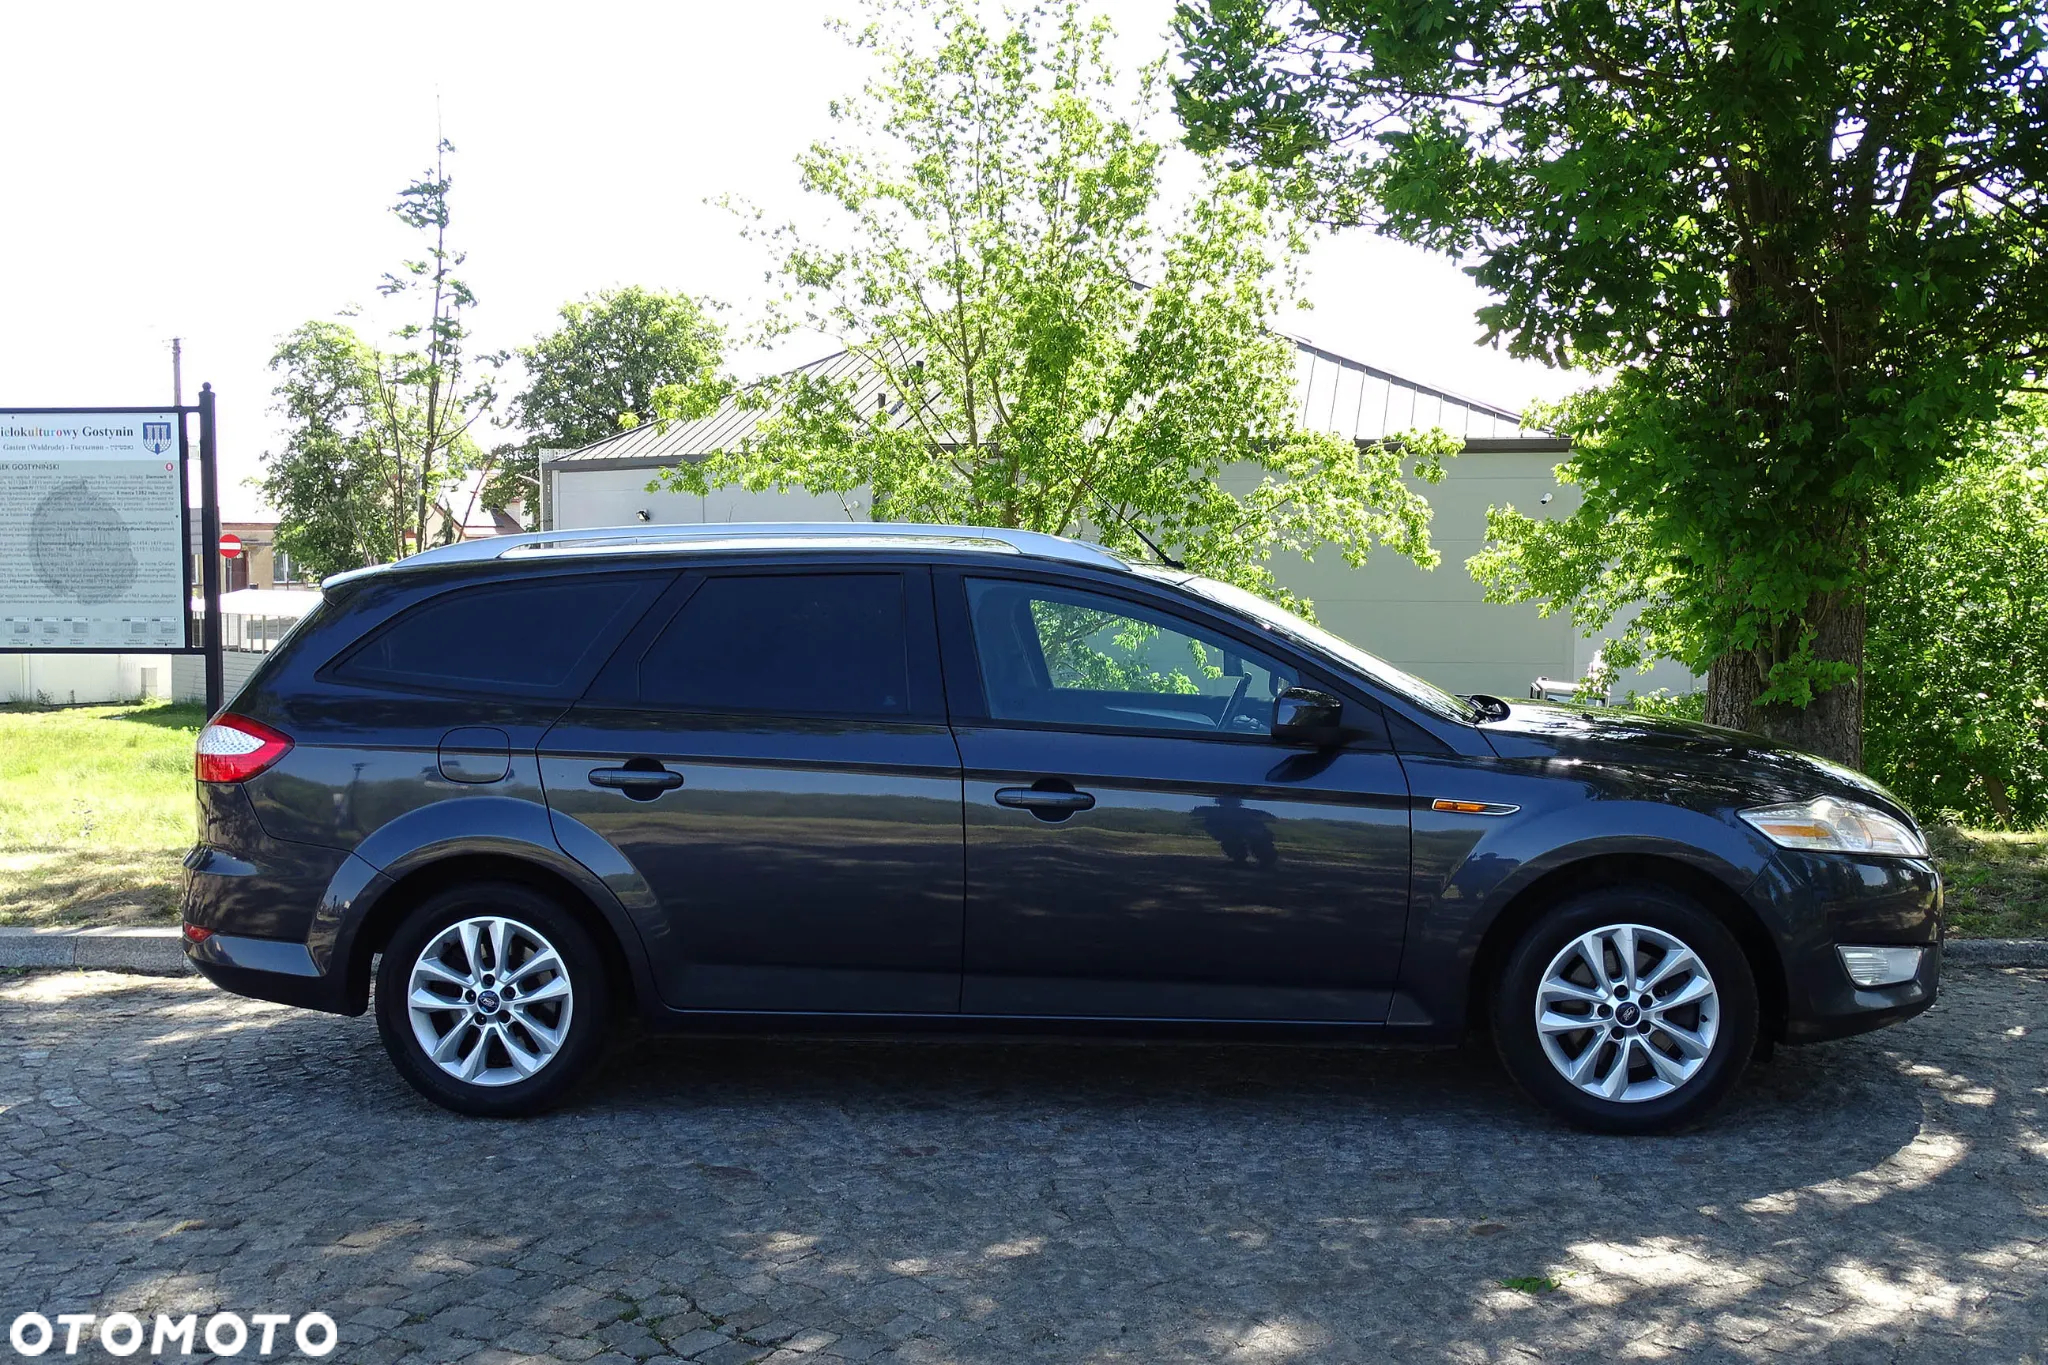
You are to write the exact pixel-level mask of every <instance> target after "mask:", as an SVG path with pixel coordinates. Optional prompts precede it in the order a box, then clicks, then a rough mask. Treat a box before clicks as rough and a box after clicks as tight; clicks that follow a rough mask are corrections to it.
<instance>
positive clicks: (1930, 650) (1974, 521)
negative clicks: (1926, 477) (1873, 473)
mask: <svg viewBox="0 0 2048 1365" xmlns="http://www.w3.org/2000/svg"><path fill="white" fill-rule="evenodd" d="M1880 525H1881V527H1882V528H1883V529H1882V534H1880V535H1879V536H1878V537H1877V552H1876V556H1875V557H1876V569H1875V581H1874V582H1873V584H1872V588H1871V611H1870V640H1869V653H1868V658H1869V661H1870V687H1869V696H1870V701H1869V710H1870V722H1871V723H1870V727H1869V733H1870V740H1869V758H1870V769H1871V771H1872V772H1873V773H1876V774H1877V775H1878V776H1880V777H1881V778H1883V779H1884V781H1885V782H1886V783H1887V784H1888V785H1890V786H1891V788H1892V789H1893V790H1894V791H1896V792H1898V793H1899V795H1900V796H1901V797H1903V798H1904V799H1905V800H1906V801H1907V802H1909V803H1910V804H1911V805H1912V806H1913V807H1914V809H1915V810H1917V811H1919V812H1920V813H1921V815H1922V816H1924V817H1925V816H1947V817H1950V818H1957V819H1962V820H1965V821H1968V822H1969V823H1972V824H1984V823H1996V824H2000V825H2003V826H2005V827H2007V828H2009V829H2011V828H2032V827H2034V826H2037V825H2040V824H2042V823H2043V822H2048V408H2044V407H2043V406H2042V405H2041V404H2040V403H2039V402H2038V401H2036V402H2035V403H2033V404H2031V405H2030V406H2029V409H2028V411H2026V412H2025V413H2024V414H2023V415H2022V416H2021V417H2020V418H2019V419H2018V420H2016V421H2015V422H2013V423H2012V424H2010V425H2009V426H2007V427H2006V428H2005V429H2003V430H2001V431H1999V432H1998V433H1996V435H1995V436H1994V438H1993V439H1991V440H1988V441H1986V442H1984V443H1983V444H1982V445H1981V446H1979V447H1978V448H1977V449H1975V450H1973V451H1971V452H1969V454H1968V456H1967V457H1966V458H1965V459H1963V460H1962V461H1961V462H1960V463H1959V464H1958V466H1957V467H1956V468H1955V469H1954V470H1953V471H1952V472H1951V473H1950V474H1949V475H1948V477H1946V478H1945V479H1943V480H1942V481H1941V482H1940V483H1938V484H1936V485H1934V487H1932V488H1930V489H1929V490H1927V491H1926V492H1924V493H1922V494H1921V495H1920V496H1919V497H1917V498H1915V499H1913V500H1912V501H1911V502H1909V503H1904V504H1901V505H1899V506H1896V507H1893V508H1889V509H1887V510H1886V512H1885V513H1884V515H1883V517H1882V518H1881V520H1880Z"/></svg>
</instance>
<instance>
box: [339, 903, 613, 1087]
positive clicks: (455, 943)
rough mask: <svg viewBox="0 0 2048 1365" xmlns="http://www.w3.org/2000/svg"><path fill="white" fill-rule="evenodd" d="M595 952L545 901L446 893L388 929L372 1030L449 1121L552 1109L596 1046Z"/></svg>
mask: <svg viewBox="0 0 2048 1365" xmlns="http://www.w3.org/2000/svg"><path fill="white" fill-rule="evenodd" d="M609 1009H610V1002H609V1001H608V1000H607V998H606V991H605V980H604V969H603V965H602V963H601V962H600V961H599V958H598V953H597V947H596V945H595V944H594V943H593V942H592V941H591V938H590V934H589V933H588V931H586V930H585V929H584V928H583V926H582V924H581V923H580V922H579V921H578V920H577V919H576V917H575V916H574V915H572V914H570V913H569V912H568V911H567V910H565V909H563V908H562V906H561V905H559V904H558V903H557V902H556V901H554V900H553V899H552V898H550V897H548V896H546V895H544V894H542V893H541V892H539V891H536V890H534V889H533V888H531V887H527V886H520V885H518V884H516V883H508V882H492V883H479V884H476V885H472V886H463V887H456V888H453V889H451V890H448V891H443V892H441V893H440V894H438V895H436V896H433V897H431V898H430V899H428V900H427V901H426V902H424V903H423V904H422V905H421V906H420V907H419V908H418V909H417V910H415V911H414V912H413V913H412V915H411V916H409V917H408V918H407V919H406V921H405V922H404V923H403V924H402V925H400V926H399V929H398V932H397V933H396V934H394V935H393V936H392V939H391V942H390V943H389V944H388V945H386V947H385V950H384V960H383V963H382V964H381V965H380V966H379V968H378V971H377V1031H378V1033H379V1034H380V1035H382V1037H383V1040H384V1049H385V1051H387V1052H388V1053H390V1054H391V1060H392V1061H393V1063H395V1064H396V1065H397V1067H398V1070H399V1074H401V1075H403V1076H404V1077H405V1079H406V1080H407V1081H409V1082H411V1083H412V1086H413V1088H414V1089H416V1090H418V1091H419V1092H420V1093H421V1094H423V1095H425V1096H426V1097H427V1098H428V1099H430V1100H433V1101H434V1102H435V1103H436V1104H439V1105H443V1106H445V1107H446V1108H449V1109H453V1110H455V1111H456V1112H457V1113H462V1114H474V1115H481V1116H489V1117H514V1116H518V1115H522V1114H532V1113H537V1112H539V1111H540V1110H542V1109H545V1108H547V1107H548V1106H550V1105H552V1104H553V1103H555V1102H556V1101H557V1100H558V1099H560V1098H561V1096H562V1094H563V1093H564V1092H565V1091H567V1090H568V1088H569V1087H570V1086H571V1085H573V1084H575V1082H576V1081H577V1080H578V1079H580V1077H581V1076H582V1074H583V1073H584V1072H586V1071H587V1070H589V1068H590V1065H591V1063H592V1062H593V1061H594V1060H595V1059H596V1057H597V1055H598V1053H599V1051H600V1050H601V1048H602V1046H603V1041H604V1038H603V1035H604V1028H605V1022H606V1018H607V1016H608V1014H609Z"/></svg>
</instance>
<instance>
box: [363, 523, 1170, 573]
mask: <svg viewBox="0 0 2048 1365" xmlns="http://www.w3.org/2000/svg"><path fill="white" fill-rule="evenodd" d="M918 541H928V542H935V543H934V545H933V548H949V549H982V550H1000V551H1004V552H1007V553H1010V554H1019V555H1029V556H1030V557H1032V558H1034V559H1056V560H1061V561H1063V562H1065V563H1069V564H1083V565H1087V566H1088V567H1090V568H1098V569H1127V568H1129V567H1130V566H1129V565H1128V564H1126V563H1125V562H1124V561H1123V560H1121V559H1119V558H1118V557H1117V556H1115V555H1114V554H1111V553H1110V552H1109V551H1108V550H1105V549H1103V548H1102V547H1101V546H1100V545H1091V544H1089V543H1088V542H1086V541H1080V540H1069V539H1067V538H1066V537H1065V536H1054V535H1047V534H1045V533H1044V532H1042V531H1013V530H1007V529H1004V528H1002V527H990V526H932V525H922V524H917V523H909V522H872V521H865V522H845V521H733V522H692V523H688V524H685V525H676V526H649V525H645V524H642V525H636V526H591V527H582V528H579V529H576V530H568V531H528V532H524V533H522V534H519V535H509V536H485V537H483V538H481V539H478V540H464V541H458V542H457V543H455V544H453V545H442V546H439V547H437V548H435V549H432V550H422V551H421V552H420V553H418V554H416V555H410V556H408V557H406V558H405V559H401V560H399V561H398V562H397V563H396V564H382V565H377V566H375V567H373V568H368V569H354V570H351V571H349V572H347V573H340V574H335V575H334V576H333V577H331V578H329V579H327V580H325V583H326V584H333V583H340V582H345V581H347V580H349V579H353V578H356V577H359V576H360V575H363V574H368V573H383V572H387V571H390V570H394V569H410V568H419V569H427V568H434V567H437V566H440V565H446V564H473V563H479V562H483V561H486V560H494V559H502V558H505V557H506V556H516V557H518V558H522V559H523V558H527V557H529V556H531V557H536V558H537V557H541V556H546V557H549V558H554V557H556V556H571V555H583V554H588V555H599V554H657V553H660V552H662V551H668V550H692V549H714V548H715V549H721V550H726V549H746V548H759V549H764V550H767V549H778V550H780V549H805V548H812V547H816V548H824V547H827V546H829V545H832V544H834V543H838V544H849V543H862V542H864V543H866V544H869V545H875V546H883V545H889V544H909V545H912V546H914V545H915V544H916V542H918ZM323 586H324V585H323Z"/></svg>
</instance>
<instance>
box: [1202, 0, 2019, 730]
mask: <svg viewBox="0 0 2048 1365" xmlns="http://www.w3.org/2000/svg"><path fill="white" fill-rule="evenodd" d="M1177 27H1178V29H1179V31H1180V33H1181V36H1182V39H1183V43H1184V49H1185V50H1184V56H1185V58H1186V64H1187V75H1186V76H1185V77H1184V78H1183V79H1182V80H1181V81H1179V82H1178V83H1177V84H1176V87H1175V95H1176V101H1177V107H1178V108H1179V110H1180V112H1181V115H1182V118H1183V120H1184V121H1185V122H1186V124H1187V126H1188V129H1189V141H1190V143H1191V144H1192V145H1194V146H1196V147H1197V148H1203V149H1216V150H1227V151H1229V152H1230V153H1232V154H1234V155H1236V156H1238V157H1239V158H1241V159H1242V160H1243V161H1245V162H1246V163H1247V164H1251V165H1257V166H1260V167H1263V168H1266V170H1267V173H1268V175H1269V176H1270V178H1271V179H1272V181H1273V183H1274V184H1275V185H1276V187H1277V188H1278V189H1279V190H1280V191H1281V192H1282V193H1284V194H1286V195H1288V196H1290V197H1291V198H1293V199H1294V200H1295V201H1297V202H1299V203H1302V204H1304V205H1307V206H1309V208H1310V209H1311V210H1312V211H1313V212H1316V213H1318V214H1320V215H1322V216H1324V217H1326V218H1328V219H1330V220H1332V221H1336V222H1340V223H1359V224H1364V225H1368V226H1371V227H1374V228H1376V229H1377V230H1379V231H1382V232H1385V233H1388V234H1391V235H1395V236H1398V237H1401V238H1404V239H1406V240H1409V241H1412V242H1416V243H1419V244H1422V245H1424V246H1428V247H1432V248H1434V249H1438V250H1443V251H1449V252H1454V253H1458V254H1460V255H1462V256H1465V257H1466V258H1468V259H1469V261H1470V265H1469V267H1468V268H1469V270H1470V273H1471V274H1472V276H1473V277H1474V279H1476V280H1477V281H1478V282H1479V283H1480V284H1481V285H1482V286H1484V287H1485V288H1486V289H1487V290H1488V291H1489V292H1490V293H1491V294H1492V295H1493V296H1494V297H1493V302H1491V303H1490V304H1489V305H1488V307H1487V308H1486V309H1485V310H1483V311H1482V313H1481V314H1480V320H1481V322H1482V323H1483V324H1484V325H1485V327H1486V328H1487V333H1488V338H1489V339H1490V340H1492V339H1497V340H1499V341H1500V342H1502V343H1503V344H1505V345H1506V346H1507V348H1508V349H1509V350H1510V351H1512V352H1514V353H1516V354H1520V355H1527V356H1534V357H1539V358H1541V359H1543V360H1545V361H1547V362H1549V363H1551V364H1556V365H1583V366H1588V367H1596V368H1601V369H1605V370H1607V371H1609V372H1610V373H1611V375H1612V376H1613V377H1612V382H1611V383H1610V384H1609V385H1608V386H1607V387H1606V388H1604V389H1602V390H1600V391H1597V392H1592V393H1587V394H1583V395H1580V396H1579V397H1578V398H1577V399H1574V400H1573V401H1572V402H1571V403H1569V404H1567V405H1565V406H1564V407H1563V408H1562V409H1560V410H1559V412H1557V413H1556V414H1553V416H1552V419H1551V420H1552V421H1553V423H1554V425H1555V426H1556V427H1557V429H1558V430H1560V431H1563V432H1565V433H1566V434H1569V435H1571V436H1572V437H1573V438H1574V440H1575V441H1576V442H1577V447H1576V449H1575V451H1574V453H1573V456H1572V458H1571V460H1570V461H1568V463H1567V465H1566V466H1565V473H1566V476H1567V477H1568V478H1570V479H1571V480H1572V481H1574V482H1576V483H1577V484H1578V485H1579V486H1580V487H1581V488H1582V489H1583V490H1584V491H1585V495H1586V497H1585V502H1584V504H1583V506H1582V507H1581V508H1580V510H1579V511H1578V512H1576V513H1574V514H1573V516H1572V517H1571V518H1570V519H1569V520H1568V521H1566V522H1548V521H1545V522H1537V521H1532V520H1531V519H1529V518H1527V517H1524V516H1520V515H1518V514H1516V513H1515V512H1514V511H1513V509H1501V510H1500V511H1499V512H1498V514H1497V515H1496V517H1495V519H1494V523H1493V527H1492V530H1493V536H1494V540H1493V543H1492V544H1491V545H1490V546H1489V548H1488V549H1487V550H1486V551H1484V552H1483V553H1482V554H1481V555H1480V556H1478V557H1477V558H1476V559H1475V560H1474V561H1473V566H1474V570H1475V572H1477V573H1479V574H1480V575H1481V576H1482V578H1483V579H1484V580H1485V581H1486V582H1488V584H1489V586H1490V588H1491V591H1492V593H1493V595H1494V596H1495V598H1496V600H1502V601H1538V602H1543V603H1546V604H1548V605H1550V606H1552V607H1554V608H1557V609H1569V610H1571V611H1572V612H1573V614H1574V617H1575V619H1576V620H1578V621H1579V622H1580V623H1581V624H1582V625H1586V626H1589V627H1591V626H1599V625H1603V624H1605V623H1607V622H1609V621H1611V620H1613V619H1615V617H1616V615H1617V613H1620V612H1622V611H1625V610H1627V609H1629V604H1630V603H1631V602H1632V601H1633V600H1636V599H1637V598H1638V597H1641V598H1643V600H1645V601H1646V602H1647V604H1648V605H1647V606H1646V607H1645V608H1644V609H1643V611H1642V613H1641V615H1640V616H1639V617H1637V618H1636V619H1635V622H1634V624H1632V625H1631V626H1630V627H1629V631H1628V635H1627V637H1626V638H1625V639H1624V641H1623V643H1622V644H1621V646H1620V647H1619V648H1618V649H1617V650H1610V651H1609V653H1610V657H1616V656H1627V657H1629V658H1631V659H1638V658H1649V657H1653V656H1657V655H1664V656H1669V657H1676V658H1679V659H1682V660H1685V661H1686V662H1687V663H1689V664H1691V665H1692V666H1693V667H1695V668H1699V669H1706V668H1709V667H1711V668H1712V669H1713V670H1714V676H1715V679H1716V684H1715V687H1716V695H1717V696H1720V697H1723V698H1725V699H1726V700H1727V702H1728V706H1727V708H1726V709H1725V710H1722V711H1718V712H1715V713H1714V718H1715V719H1718V720H1722V721H1724V722H1731V723H1743V724H1754V725H1755V726H1756V727H1757V728H1762V729H1765V730H1767V731H1771V732H1775V733H1783V734H1785V735H1787V736H1789V737H1794V738H1801V739H1811V740H1812V741H1813V742H1816V743H1820V744H1822V745H1823V747H1827V748H1829V749H1830V751H1831V752H1833V753H1834V754H1835V756H1837V757H1842V758H1847V759H1849V760H1851V761H1853V760H1854V757H1855V749H1856V743H1855V738H1854V736H1855V733H1856V729H1855V725H1854V723H1853V719H1854V718H1853V714H1851V715H1850V716H1849V719H1848V721H1847V722H1845V723H1841V724H1835V725H1833V726H1832V728H1831V729H1830V730H1829V731H1828V733H1827V734H1825V735H1823V734H1821V733H1820V732H1818V731H1813V730H1811V729H1810V728H1809V723H1808V722H1807V721H1805V720H1802V719H1800V718H1799V717H1798V716H1797V715H1796V714H1795V713H1797V712H1798V711H1800V710H1801V709H1802V708H1806V707H1809V706H1811V705H1813V704H1814V703H1815V702H1816V700H1820V701H1822V703H1823V705H1824V706H1825V707H1830V708H1833V707H1847V708H1849V709H1850V711H1851V712H1853V708H1854V706H1855V704H1856V699H1855V695H1856V694H1855V691H1854V689H1853V688H1845V686H1844V685H1845V684H1848V683H1850V682H1853V681H1854V680H1855V678H1856V677H1857V676H1858V668H1859V657H1860V652H1861V635H1862V632H1861V627H1860V624H1859V623H1860V619H1861V617H1860V613H1861V611H1862V607H1861V603H1862V598H1863V594H1864V592H1865V590H1866V588H1867V587H1868V585H1869V582H1870V565H1871V555H1872V551H1873V548H1874V546H1873V542H1872V539H1871V536H1872V528H1873V527H1874V526H1876V525H1877V523H1878V518H1879V516H1880V513H1881V509H1882V508H1883V507H1885V506H1887V505H1889V504H1890V503H1891V502H1892V501H1895V500H1898V499H1910V498H1911V497H1913V495H1914V494H1915V493H1916V492H1917V491H1918V490H1920V489H1921V488H1923V487H1926V486H1928V485H1929V484H1930V483H1932V482H1934V481H1936V480H1939V479H1940V478H1941V477H1943V474H1944V471H1945V469H1946V468H1947V467H1948V465H1949V463H1950V462H1951V460H1952V459H1953V457H1954V454H1955V452H1957V451H1958V450H1961V449H1965V448H1968V447H1969V446H1970V445H1972V443H1973V442H1974V441H1976V440H1977V439H1979V437H1980V436H1981V434H1982V433H1983V432H1984V431H1985V430H1986V429H1987V427H1988V426H1989V425H1990V424H1991V423H1992V422H1994V421H1995V420H1996V418H1997V416H1998V413H1999V411H2000V409H2001V407H2002V405H2003V403H2004V401H2005V398H2006V395H2007V394H2008V393H2009V392H2010V391H2011V390H2012V389H2013V388H2014V387H2015V386H2017V385H2020V384H2022V383H2023V382H2026V381H2027V379H2028V377H2029V376H2030V375H2033V374H2034V373H2036V372H2037V370H2038V357H2039V355H2040V354H2041V353H2042V340H2043V337H2044V334H2048V283H2044V275H2043V272H2042V271H2041V270H2040V268H2039V262H2040V261H2041V260H2042V259H2043V258H2044V256H2048V205H2044V204H2043V202H2042V199H2043V187H2044V184H2048V102H2044V100H2043V99H2042V97H2041V90H2042V83H2041V71H2040V52H2041V44H2042V34H2043V30H2042V26H2041V21H2040V14H2039V7H2038V5H2037V4H2034V3H2032V2H2031V0H1953V2H1952V3H1944V4H1940V5H1928V4H1923V3H1919V0H1874V3H1869V4H1860V5H1857V6H1854V7H1851V8H1849V9H1845V8H1844V7H1843V6H1841V5H1840V4H1838V3H1835V0H1789V2H1788V3H1781V4H1770V5H1763V4H1757V3H1754V2H1753V0H1716V3H1707V4H1693V5H1687V6H1681V7H1678V8H1673V7H1671V6H1668V5H1664V4H1661V3H1653V0H1620V2H1619V3H1613V2H1610V0H1601V2H1600V3H1579V2H1578V0H1565V3H1560V4H1554V5H1541V6H1536V5H1522V4H1514V3H1509V2H1508V0H1464V2H1462V3H1460V2H1458V0H1448V2H1445V3H1433V2H1431V0H1348V2H1347V3H1344V4H1341V5H1338V4H1309V3H1286V4H1282V5H1280V6H1278V7H1271V6H1269V5H1267V4H1266V3H1265V2H1264V0H1208V2H1207V3H1200V4H1198V3H1188V4H1185V5H1183V6H1182V7H1181V9H1180V10H1179V12H1178V18H1177Z"/></svg>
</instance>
